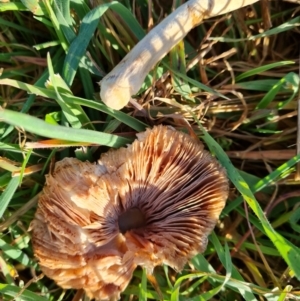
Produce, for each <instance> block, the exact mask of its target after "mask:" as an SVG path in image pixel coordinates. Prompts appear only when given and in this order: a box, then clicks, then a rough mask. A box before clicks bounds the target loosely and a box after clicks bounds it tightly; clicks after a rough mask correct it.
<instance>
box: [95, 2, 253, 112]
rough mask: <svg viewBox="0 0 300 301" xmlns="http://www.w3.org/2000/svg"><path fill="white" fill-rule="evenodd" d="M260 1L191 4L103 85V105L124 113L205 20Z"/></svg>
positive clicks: (159, 28)
mask: <svg viewBox="0 0 300 301" xmlns="http://www.w3.org/2000/svg"><path fill="white" fill-rule="evenodd" d="M258 1H259V0H189V1H187V2H186V3H184V4H183V5H181V6H180V7H179V8H177V9H176V10H175V11H174V12H173V13H172V14H170V15H169V16H168V17H166V18H165V19H164V20H163V21H162V22H161V23H160V24H159V25H158V26H156V27H154V28H153V29H152V30H151V31H150V32H149V33H148V34H147V35H146V36H145V38H143V39H142V40H141V41H140V42H139V43H138V44H137V45H136V46H135V47H134V48H133V49H132V50H131V51H130V52H129V53H128V54H127V55H126V56H125V57H124V58H123V60H122V61H121V62H120V63H119V64H118V65H117V66H116V67H115V68H114V69H113V70H112V71H111V72H110V73H108V74H107V75H106V76H105V77H104V78H103V79H102V81H101V82H100V86H101V92H100V96H101V99H102V101H103V102H104V103H105V104H106V105H107V106H109V107H111V108H113V109H116V110H120V109H122V108H123V107H124V106H126V105H127V103H128V102H129V100H130V99H131V96H132V95H134V94H136V93H137V92H138V91H139V89H140V87H141V86H142V84H143V82H144V79H145V77H146V75H147V74H148V72H149V71H150V70H151V69H152V68H153V67H154V66H155V64H156V63H157V62H158V61H159V60H161V59H162V58H163V57H164V56H165V55H166V54H167V53H168V52H169V51H170V49H172V47H173V46H175V45H176V44H177V43H178V42H179V41H181V40H182V39H183V38H184V37H185V36H186V35H187V34H188V32H189V31H190V30H191V29H192V28H194V27H195V26H197V25H199V24H200V23H201V22H202V20H203V19H207V18H211V17H215V16H219V15H221V14H225V13H228V12H230V11H233V10H236V9H238V8H241V7H243V6H246V5H250V4H253V3H255V2H258Z"/></svg>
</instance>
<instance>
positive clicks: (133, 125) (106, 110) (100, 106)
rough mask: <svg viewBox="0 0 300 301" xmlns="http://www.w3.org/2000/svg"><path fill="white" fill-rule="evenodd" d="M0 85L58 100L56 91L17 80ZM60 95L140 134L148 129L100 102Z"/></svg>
mask: <svg viewBox="0 0 300 301" xmlns="http://www.w3.org/2000/svg"><path fill="white" fill-rule="evenodd" d="M0 85H8V86H12V87H15V88H18V89H21V90H24V91H27V92H28V93H30V94H36V95H39V96H42V97H47V98H51V99H56V94H55V92H54V91H51V90H48V89H45V88H41V87H37V86H33V85H29V84H26V83H23V82H20V81H17V80H11V79H2V80H1V79H0ZM60 95H61V96H62V97H63V99H64V101H65V102H67V103H70V104H77V105H81V106H86V107H89V108H93V109H95V110H99V111H101V112H103V113H106V114H108V115H110V116H112V117H113V118H116V119H117V120H119V121H121V122H123V123H124V124H126V125H128V126H130V127H131V128H133V129H135V130H136V131H138V132H141V131H143V130H145V128H146V127H147V125H146V124H145V123H143V122H141V121H139V120H137V119H135V118H133V117H131V116H129V115H127V114H125V113H123V112H121V111H116V110H113V109H110V108H108V107H107V106H106V105H104V104H102V103H99V102H95V101H93V100H89V99H84V98H79V97H75V96H73V95H69V94H64V93H60Z"/></svg>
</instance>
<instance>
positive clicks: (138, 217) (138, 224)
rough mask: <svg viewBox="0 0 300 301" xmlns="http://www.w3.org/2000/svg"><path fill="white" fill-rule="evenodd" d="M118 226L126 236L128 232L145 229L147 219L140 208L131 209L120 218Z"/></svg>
mask: <svg viewBox="0 0 300 301" xmlns="http://www.w3.org/2000/svg"><path fill="white" fill-rule="evenodd" d="M118 225H119V229H120V231H121V233H122V234H124V233H125V232H126V231H129V230H132V229H138V228H142V227H144V226H145V225H146V219H145V217H144V215H143V213H142V212H141V210H140V209H139V208H130V209H128V210H127V211H125V212H123V213H122V214H121V215H120V216H119V219H118Z"/></svg>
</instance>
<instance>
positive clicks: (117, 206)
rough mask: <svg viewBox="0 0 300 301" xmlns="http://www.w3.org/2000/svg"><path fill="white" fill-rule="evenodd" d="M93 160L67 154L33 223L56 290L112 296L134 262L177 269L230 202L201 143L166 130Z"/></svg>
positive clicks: (221, 175)
mask: <svg viewBox="0 0 300 301" xmlns="http://www.w3.org/2000/svg"><path fill="white" fill-rule="evenodd" d="M137 136H138V139H137V140H135V141H134V142H133V144H132V145H130V146H128V147H127V148H121V149H119V150H112V151H109V152H108V153H105V154H103V155H102V157H101V159H100V160H99V162H98V164H97V165H96V164H91V163H89V162H81V161H79V160H77V159H74V158H65V159H64V160H62V161H60V162H58V163H57V164H56V166H55V169H54V172H53V173H52V174H49V175H48V176H47V179H46V186H45V187H44V190H43V193H42V195H41V197H40V199H39V203H38V209H37V212H36V215H35V219H34V220H33V222H32V229H33V235H32V242H33V247H34V252H35V255H36V256H37V258H38V259H39V263H40V266H41V269H42V271H43V272H44V273H45V274H46V275H47V276H48V277H50V278H52V279H54V280H55V281H56V282H57V284H58V285H60V286H62V287H63V288H75V289H80V288H83V289H84V290H85V291H86V293H87V295H88V296H89V297H91V298H96V299H98V300H111V299H118V298H119V296H120V293H121V292H122V291H123V290H124V289H125V288H126V286H127V285H128V283H129V281H130V279H131V277H132V273H133V271H134V269H135V268H136V266H137V265H140V266H143V267H146V269H147V271H148V272H149V273H151V272H152V271H153V268H154V267H155V266H157V265H161V264H167V265H169V266H171V267H172V268H174V269H176V270H178V271H180V270H181V269H182V268H183V266H184V265H185V263H186V262H187V261H188V259H190V258H191V257H193V256H194V255H196V254H197V253H200V252H203V251H204V250H205V249H206V245H207V236H208V235H209V234H210V232H211V231H212V230H213V228H214V227H215V224H216V222H217V220H218V217H219V214H220V212H221V210H222V209H223V207H224V205H225V201H226V199H227V196H228V180H227V176H226V172H225V170H224V169H223V168H222V167H221V166H220V164H219V163H218V162H217V161H216V159H215V158H213V157H212V156H211V155H210V154H209V153H208V152H207V151H205V150H204V149H203V145H202V144H201V143H200V142H199V141H196V140H195V139H193V138H191V137H190V136H188V135H186V134H184V133H181V132H178V131H175V130H174V129H172V128H170V127H166V126H157V127H154V128H153V129H152V130H149V129H148V130H147V131H146V132H144V133H140V134H138V135H137Z"/></svg>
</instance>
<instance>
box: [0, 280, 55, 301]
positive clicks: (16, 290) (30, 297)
mask: <svg viewBox="0 0 300 301" xmlns="http://www.w3.org/2000/svg"><path fill="white" fill-rule="evenodd" d="M0 292H1V293H2V294H3V295H5V296H10V297H14V298H17V297H21V300H22V301H49V300H48V298H46V297H42V296H40V295H38V294H35V293H33V292H31V291H29V290H26V289H22V288H20V287H17V286H14V285H9V284H4V283H0Z"/></svg>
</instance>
